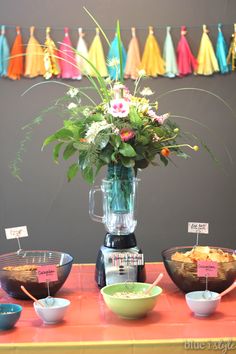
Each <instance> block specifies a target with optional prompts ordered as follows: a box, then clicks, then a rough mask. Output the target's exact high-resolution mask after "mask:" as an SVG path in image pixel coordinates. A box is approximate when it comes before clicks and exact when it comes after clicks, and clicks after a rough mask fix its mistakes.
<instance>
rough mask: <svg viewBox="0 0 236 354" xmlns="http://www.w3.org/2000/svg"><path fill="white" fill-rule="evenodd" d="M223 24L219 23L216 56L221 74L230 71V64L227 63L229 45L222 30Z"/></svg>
mask: <svg viewBox="0 0 236 354" xmlns="http://www.w3.org/2000/svg"><path fill="white" fill-rule="evenodd" d="M221 27H222V25H221V24H220V23H219V24H218V36H217V41H216V58H217V60H218V64H219V68H220V72H221V74H226V73H228V72H229V66H228V64H227V54H228V47H227V44H226V41H225V38H224V35H223V33H222V30H221Z"/></svg>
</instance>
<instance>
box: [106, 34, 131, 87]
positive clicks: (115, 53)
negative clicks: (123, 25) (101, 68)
mask: <svg viewBox="0 0 236 354" xmlns="http://www.w3.org/2000/svg"><path fill="white" fill-rule="evenodd" d="M121 49H122V68H123V72H124V70H125V65H126V59H127V54H126V50H125V48H124V46H123V43H122V42H121ZM107 60H108V72H109V75H110V78H111V79H112V80H120V79H121V77H120V56H119V46H118V37H117V35H115V38H114V39H113V41H112V42H111V46H110V49H109V52H108V56H107Z"/></svg>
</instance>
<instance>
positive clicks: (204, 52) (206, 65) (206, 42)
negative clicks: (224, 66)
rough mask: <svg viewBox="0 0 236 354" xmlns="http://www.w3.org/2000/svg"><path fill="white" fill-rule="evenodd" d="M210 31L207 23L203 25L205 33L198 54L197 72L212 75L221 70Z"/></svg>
mask: <svg viewBox="0 0 236 354" xmlns="http://www.w3.org/2000/svg"><path fill="white" fill-rule="evenodd" d="M208 32H209V31H208V29H207V27H206V25H203V34H202V38H201V43H200V48H199V52H198V56H197V61H198V69H197V73H198V74H199V75H212V74H213V73H214V72H217V71H219V70H220V69H219V65H218V62H217V59H216V56H215V53H214V49H213V45H212V42H211V40H210V38H209V36H208Z"/></svg>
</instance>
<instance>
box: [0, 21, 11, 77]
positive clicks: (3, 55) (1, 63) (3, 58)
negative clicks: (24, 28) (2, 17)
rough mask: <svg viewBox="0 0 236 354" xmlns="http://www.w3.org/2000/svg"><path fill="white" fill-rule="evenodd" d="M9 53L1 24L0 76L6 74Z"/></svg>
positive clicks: (3, 27)
mask: <svg viewBox="0 0 236 354" xmlns="http://www.w3.org/2000/svg"><path fill="white" fill-rule="evenodd" d="M9 53H10V51H9V46H8V43H7V39H6V36H5V26H2V27H1V35H0V76H7V68H8V63H9Z"/></svg>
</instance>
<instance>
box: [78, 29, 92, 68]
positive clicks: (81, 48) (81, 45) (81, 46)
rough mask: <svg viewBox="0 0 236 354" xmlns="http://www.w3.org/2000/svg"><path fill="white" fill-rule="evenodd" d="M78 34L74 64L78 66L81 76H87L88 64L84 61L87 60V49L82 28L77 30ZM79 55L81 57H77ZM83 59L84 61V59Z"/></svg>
mask: <svg viewBox="0 0 236 354" xmlns="http://www.w3.org/2000/svg"><path fill="white" fill-rule="evenodd" d="M78 33H79V39H78V42H77V47H76V50H77V52H78V54H77V53H76V63H77V65H78V68H79V70H80V72H81V73H82V74H85V75H86V74H88V71H89V69H88V65H89V64H88V62H87V61H86V60H85V59H88V47H87V44H86V42H85V40H84V36H85V34H84V32H83V30H82V28H81V27H80V28H78ZM79 54H81V55H82V56H81V55H79ZM83 57H84V58H85V59H84V58H83Z"/></svg>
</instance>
